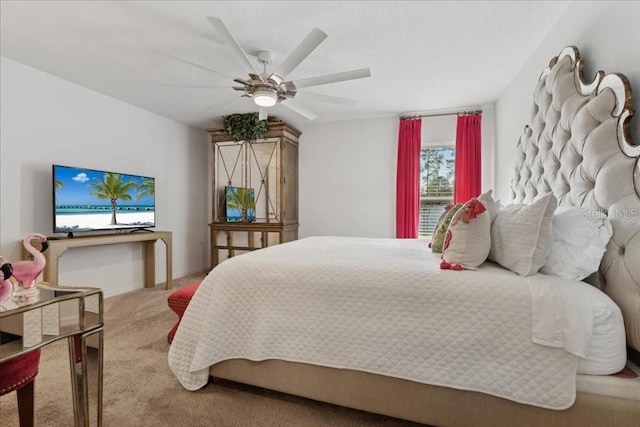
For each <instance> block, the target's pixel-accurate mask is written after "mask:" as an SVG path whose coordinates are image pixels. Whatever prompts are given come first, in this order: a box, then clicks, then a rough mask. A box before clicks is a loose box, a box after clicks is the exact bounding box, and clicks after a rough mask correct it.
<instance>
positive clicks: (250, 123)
mask: <svg viewBox="0 0 640 427" xmlns="http://www.w3.org/2000/svg"><path fill="white" fill-rule="evenodd" d="M223 126H224V131H225V132H226V133H228V134H229V136H231V139H233V140H234V141H236V142H238V141H256V140H258V139H262V138H264V135H265V134H266V133H267V120H259V117H258V113H245V114H230V115H228V116H224V121H223Z"/></svg>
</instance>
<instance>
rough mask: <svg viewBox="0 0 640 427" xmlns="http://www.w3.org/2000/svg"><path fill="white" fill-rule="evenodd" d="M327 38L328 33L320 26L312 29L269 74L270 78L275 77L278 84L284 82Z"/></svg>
mask: <svg viewBox="0 0 640 427" xmlns="http://www.w3.org/2000/svg"><path fill="white" fill-rule="evenodd" d="M326 38H327V35H326V34H325V33H324V31H322V30H320V29H319V28H314V29H313V30H311V32H310V33H309V35H308V36H307V37H305V39H304V40H302V43H300V44H299V45H298V46H297V47H296V48H295V49H294V50H293V52H291V53H290V54H289V56H288V57H287V59H285V60H284V61H282V64H280V65H279V66H278V68H277V69H276V70H275V71H274V72H273V73H272V74H271V76H269V79H273V80H274V81H275V82H276V84H280V83H282V81H283V80H284V79H285V78H286V77H287V76H288V75H289V73H291V71H293V70H294V69H295V68H296V67H297V66H298V65H300V63H301V62H302V61H304V59H305V58H306V57H307V56H309V54H311V52H313V51H314V49H315V48H317V47H318V46H320V43H322V42H323V41H324V39H326Z"/></svg>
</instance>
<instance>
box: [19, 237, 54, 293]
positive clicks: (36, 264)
mask: <svg viewBox="0 0 640 427" xmlns="http://www.w3.org/2000/svg"><path fill="white" fill-rule="evenodd" d="M33 239H36V240H39V241H40V243H42V249H41V250H37V249H36V248H34V247H33V246H32V245H31V240H33ZM22 244H23V245H24V248H25V249H26V250H27V252H29V253H30V254H31V255H32V256H33V260H27V261H18V262H14V263H13V277H14V278H15V279H16V280H17V281H18V284H19V285H20V286H21V287H22V288H23V289H29V288H31V286H32V285H33V282H34V281H35V280H36V278H37V277H38V276H39V275H40V273H42V270H44V267H45V265H46V264H47V260H46V259H45V257H44V255H42V252H44V251H45V250H46V249H47V248H48V247H49V243H48V242H47V238H46V237H45V236H43V235H42V234H38V233H32V234H28V235H27V237H25V238H24V239H23V240H22Z"/></svg>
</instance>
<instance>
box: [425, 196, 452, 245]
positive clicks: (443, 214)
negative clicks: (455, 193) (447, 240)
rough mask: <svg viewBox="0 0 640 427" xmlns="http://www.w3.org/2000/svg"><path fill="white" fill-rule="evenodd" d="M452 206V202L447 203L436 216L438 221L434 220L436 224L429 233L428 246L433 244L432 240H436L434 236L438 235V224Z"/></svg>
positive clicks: (439, 224) (440, 223)
mask: <svg viewBox="0 0 640 427" xmlns="http://www.w3.org/2000/svg"><path fill="white" fill-rule="evenodd" d="M453 206H454V205H453V203H449V204H448V205H446V206H445V207H444V210H443V211H442V213H441V214H440V217H439V218H438V221H437V222H436V226H435V227H434V228H433V234H432V235H431V241H429V247H432V246H433V242H434V241H435V240H436V236H437V235H438V230H439V229H440V226H441V225H442V222H443V221H444V217H445V216H447V213H448V212H449V211H450V210H451V208H452V207H453Z"/></svg>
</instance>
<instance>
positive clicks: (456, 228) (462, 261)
mask: <svg viewBox="0 0 640 427" xmlns="http://www.w3.org/2000/svg"><path fill="white" fill-rule="evenodd" d="M490 249H491V218H490V216H489V211H488V210H487V208H485V206H484V205H483V204H482V202H480V201H479V200H478V199H471V200H469V201H468V202H467V203H465V204H464V206H462V208H460V210H458V212H456V214H455V215H454V216H453V219H452V220H451V223H450V224H449V228H448V229H447V234H446V236H445V239H444V250H443V252H442V260H443V263H441V264H440V268H443V269H455V270H459V269H463V268H465V269H469V268H475V267H477V266H479V265H480V264H482V263H483V262H485V261H486V259H487V256H488V255H489V250H490Z"/></svg>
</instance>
